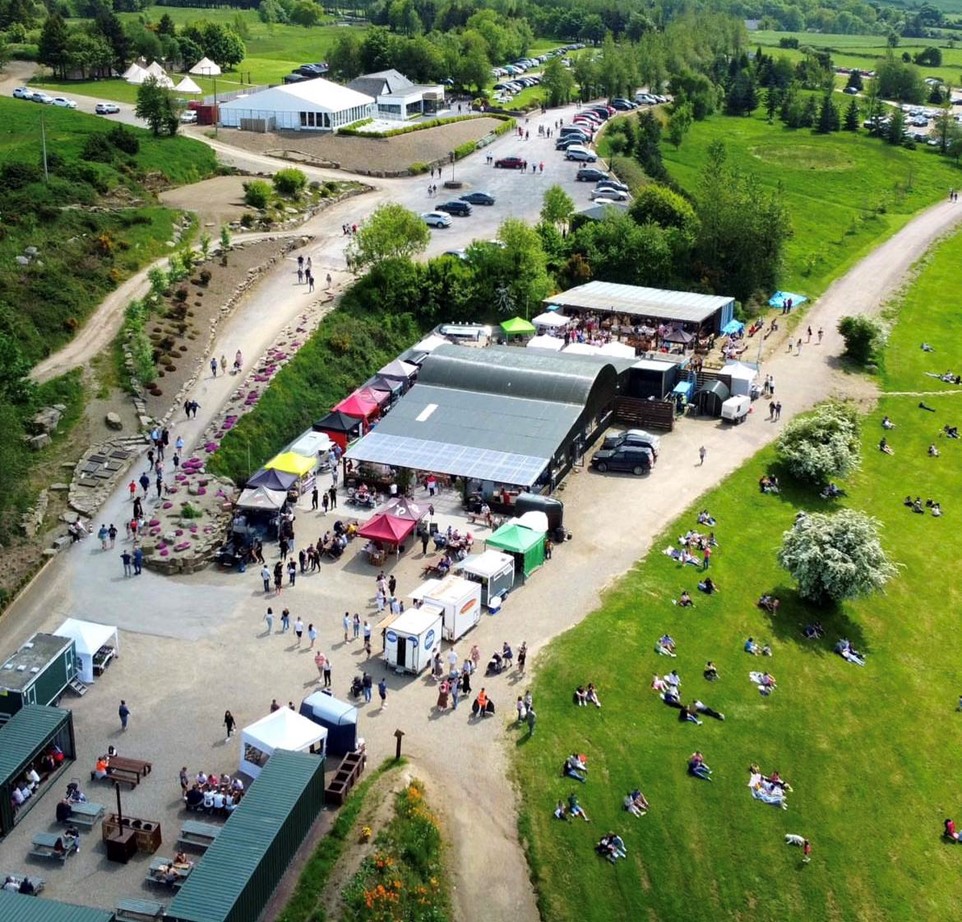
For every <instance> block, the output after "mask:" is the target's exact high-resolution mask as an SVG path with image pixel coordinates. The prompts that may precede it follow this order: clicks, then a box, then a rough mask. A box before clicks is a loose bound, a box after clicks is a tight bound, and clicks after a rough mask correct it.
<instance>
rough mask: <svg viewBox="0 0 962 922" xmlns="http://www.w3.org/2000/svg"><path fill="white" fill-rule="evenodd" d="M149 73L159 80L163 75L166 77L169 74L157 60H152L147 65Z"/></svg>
mask: <svg viewBox="0 0 962 922" xmlns="http://www.w3.org/2000/svg"><path fill="white" fill-rule="evenodd" d="M147 73H148V74H149V75H150V76H151V77H156V78H157V79H158V80H159V79H160V78H161V77H166V76H167V72H166V71H165V70H164V69H163V67H161V66H160V65H159V64H158V63H157V62H156V61H151V62H150V63H149V64H148V65H147Z"/></svg>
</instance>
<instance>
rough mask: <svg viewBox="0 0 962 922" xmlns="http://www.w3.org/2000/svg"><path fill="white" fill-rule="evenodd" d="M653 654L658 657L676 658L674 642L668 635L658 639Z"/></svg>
mask: <svg viewBox="0 0 962 922" xmlns="http://www.w3.org/2000/svg"><path fill="white" fill-rule="evenodd" d="M655 653H657V654H658V655H659V656H671V657H674V656H676V655H677V654H676V653H675V642H674V640H672V639H671V637H669V636H668V634H665V635H664V636H662V637H660V638H659V640H658V643H656V644H655Z"/></svg>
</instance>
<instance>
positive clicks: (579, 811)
mask: <svg viewBox="0 0 962 922" xmlns="http://www.w3.org/2000/svg"><path fill="white" fill-rule="evenodd" d="M568 815H569V816H571V817H575V816H580V817H581V818H582V819H583V820H584V821H585V822H586V823H590V822H591V820H589V819H588V814H587V813H585V810H584V807H582V806H581V804H579V803H578V795H577V794H575V792H574V791H572V792H571V793H570V794H569V795H568Z"/></svg>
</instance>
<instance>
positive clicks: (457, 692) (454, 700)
mask: <svg viewBox="0 0 962 922" xmlns="http://www.w3.org/2000/svg"><path fill="white" fill-rule="evenodd" d="M460 698H461V680H460V679H459V678H456V679H454V680H453V681H452V682H451V710H452V711H456V710H457V709H458V701H459V700H460Z"/></svg>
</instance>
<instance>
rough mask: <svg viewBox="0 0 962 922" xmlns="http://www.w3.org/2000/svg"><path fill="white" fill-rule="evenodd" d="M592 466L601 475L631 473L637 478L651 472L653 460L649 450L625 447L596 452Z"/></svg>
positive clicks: (603, 449)
mask: <svg viewBox="0 0 962 922" xmlns="http://www.w3.org/2000/svg"><path fill="white" fill-rule="evenodd" d="M591 466H592V467H593V468H594V469H595V470H596V471H598V473H599V474H604V473H605V472H606V471H630V472H631V473H632V474H634V475H635V476H636V477H641V476H642V475H643V474H647V473H648V472H649V471H650V470H651V459H650V458H649V455H648V450H647V449H645V448H641V447H635V446H631V445H625V446H623V447H621V448H613V449H608V448H602V449H601V450H600V451H596V452H595V454H594V457H593V458H592V459H591Z"/></svg>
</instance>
